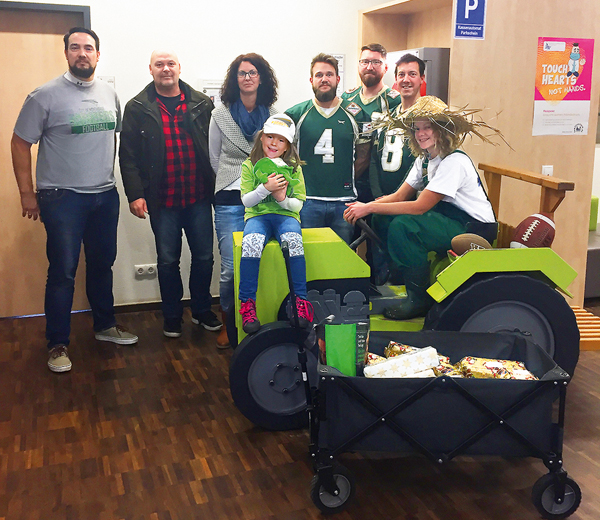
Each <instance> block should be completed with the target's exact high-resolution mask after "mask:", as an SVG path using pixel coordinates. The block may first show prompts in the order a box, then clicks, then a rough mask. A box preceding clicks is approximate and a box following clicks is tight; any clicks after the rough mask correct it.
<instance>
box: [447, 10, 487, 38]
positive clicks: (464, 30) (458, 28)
mask: <svg viewBox="0 0 600 520" xmlns="http://www.w3.org/2000/svg"><path fill="white" fill-rule="evenodd" d="M485 2H486V0H457V2H456V22H455V24H454V37H455V38H464V39H474V40H483V38H484V33H485Z"/></svg>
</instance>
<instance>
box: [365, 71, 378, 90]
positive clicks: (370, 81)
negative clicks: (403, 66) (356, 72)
mask: <svg viewBox="0 0 600 520" xmlns="http://www.w3.org/2000/svg"><path fill="white" fill-rule="evenodd" d="M381 78H383V74H377V73H376V72H363V73H362V74H361V75H360V79H361V81H362V83H363V85H364V86H365V87H367V88H369V87H374V86H375V85H377V83H379V82H380V81H381Z"/></svg>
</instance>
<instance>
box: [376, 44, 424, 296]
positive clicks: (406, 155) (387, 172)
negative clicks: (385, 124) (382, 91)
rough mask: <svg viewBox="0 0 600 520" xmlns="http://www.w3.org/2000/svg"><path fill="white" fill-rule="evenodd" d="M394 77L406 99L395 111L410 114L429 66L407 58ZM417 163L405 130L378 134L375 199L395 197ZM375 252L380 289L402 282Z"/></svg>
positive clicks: (377, 280)
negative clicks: (385, 283) (391, 195)
mask: <svg viewBox="0 0 600 520" xmlns="http://www.w3.org/2000/svg"><path fill="white" fill-rule="evenodd" d="M394 77H395V78H396V86H397V88H398V90H399V91H400V97H401V99H402V104H401V105H398V106H397V107H396V109H395V110H396V111H397V112H398V111H400V110H407V109H408V108H410V107H411V106H412V105H413V104H414V103H415V101H416V100H417V99H419V98H420V97H421V85H422V83H423V82H424V81H425V62H424V61H423V60H421V59H420V58H418V57H417V56H414V55H413V54H405V55H404V56H402V57H401V58H400V59H399V60H398V61H397V62H396V69H395V71H394ZM414 162H415V157H414V156H413V155H412V153H411V151H410V148H409V147H408V143H407V139H406V138H405V136H404V132H403V131H402V130H401V129H399V128H394V129H392V130H388V131H387V132H384V131H380V132H379V133H378V134H375V135H374V145H373V148H372V152H371V165H370V167H369V176H368V178H369V182H370V188H371V193H372V195H373V197H374V198H375V199H376V198H379V197H382V196H384V195H389V194H390V193H394V192H395V191H396V190H397V189H398V188H399V187H400V185H401V184H402V183H403V182H404V179H406V176H407V175H408V172H409V170H410V169H411V167H412V165H413V163H414ZM371 251H372V252H371V255H372V256H371V258H372V260H371V262H370V263H371V266H372V273H373V276H372V280H373V283H375V284H376V285H380V284H382V283H383V282H384V281H385V280H386V279H388V278H389V277H390V275H391V279H392V281H393V282H394V283H399V282H401V280H400V279H399V278H398V277H397V276H395V275H394V273H390V272H389V271H390V270H389V265H388V263H387V262H386V258H385V255H384V253H383V252H382V251H380V250H379V249H378V248H377V247H372V248H371Z"/></svg>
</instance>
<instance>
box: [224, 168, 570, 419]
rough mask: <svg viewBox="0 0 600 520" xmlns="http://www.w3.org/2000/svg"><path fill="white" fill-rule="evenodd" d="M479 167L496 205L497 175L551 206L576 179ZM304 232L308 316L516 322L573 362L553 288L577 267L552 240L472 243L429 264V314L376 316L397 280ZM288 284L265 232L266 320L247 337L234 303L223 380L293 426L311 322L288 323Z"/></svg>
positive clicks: (264, 412) (311, 360)
mask: <svg viewBox="0 0 600 520" xmlns="http://www.w3.org/2000/svg"><path fill="white" fill-rule="evenodd" d="M479 167H480V169H483V170H484V171H485V173H486V179H487V184H488V189H489V192H490V200H491V202H492V205H493V206H494V209H495V210H496V212H497V209H498V202H499V195H500V189H499V186H500V180H501V177H500V176H501V175H503V176H510V177H515V178H520V179H522V180H526V181H528V182H530V183H534V184H538V185H540V186H541V189H542V196H541V203H540V210H541V211H546V212H550V213H553V212H554V210H555V209H556V207H557V206H558V205H559V204H560V202H561V200H562V198H564V194H565V192H566V191H570V190H572V189H573V187H574V186H573V183H569V182H567V181H562V180H560V179H556V178H547V177H545V176H544V177H542V176H539V175H536V174H534V173H530V172H523V171H516V170H507V169H505V168H499V167H495V166H489V165H481V164H480V165H479ZM506 228H507V226H502V228H501V231H500V233H499V240H503V239H504V240H505V238H503V237H506V236H511V232H512V231H511V229H506ZM241 239H242V234H241V233H236V234H234V264H235V276H236V280H239V260H240V257H241ZM303 239H304V250H305V257H306V270H307V273H306V274H307V282H308V289H309V299H310V300H311V302H312V303H313V306H314V307H315V322H322V321H325V320H327V321H328V322H332V323H334V324H335V323H357V322H360V321H365V320H368V321H369V323H370V329H371V330H372V331H393V330H402V331H417V330H421V329H422V328H425V329H435V330H446V331H463V332H505V331H510V332H512V331H515V330H518V331H521V332H523V333H525V334H528V335H529V334H530V335H531V337H532V339H533V341H534V342H535V343H537V344H538V345H540V346H541V347H542V348H543V349H544V350H545V351H546V352H547V353H548V354H550V356H551V357H552V358H553V359H554V360H555V361H556V362H557V364H558V365H559V366H560V367H562V368H563V369H564V370H566V371H567V372H568V373H569V374H571V375H572V374H573V372H574V370H575V366H576V365H577V361H578V358H579V329H578V327H577V322H576V319H575V315H574V313H573V311H572V309H571V307H570V306H569V304H568V303H567V301H566V300H565V298H564V297H563V296H562V295H561V294H560V293H563V294H565V295H567V296H572V295H571V293H570V292H569V290H568V287H569V285H570V284H571V283H572V281H573V280H574V279H575V277H576V276H577V273H576V272H575V271H574V270H573V269H572V268H571V267H570V266H569V265H568V264H567V263H566V262H565V261H564V260H563V259H562V258H560V256H558V254H556V253H555V252H554V251H553V250H552V249H550V248H535V249H527V248H523V249H508V248H500V249H487V250H473V251H469V252H468V253H466V254H464V255H462V256H460V257H458V258H457V259H456V260H454V261H453V262H451V263H449V262H445V263H441V264H440V263H439V262H438V263H437V265H436V266H435V267H434V268H432V285H431V287H430V288H429V289H428V293H429V294H430V296H431V297H432V298H433V299H434V300H435V302H436V303H435V304H434V306H433V307H432V309H431V310H430V311H429V313H428V314H427V316H426V317H425V318H416V319H413V320H408V321H394V320H387V319H384V318H383V317H382V316H381V310H382V308H383V307H385V306H386V305H389V303H390V299H396V298H402V297H405V296H406V293H405V292H404V291H403V287H401V286H400V287H391V286H383V287H378V288H374V287H372V286H371V284H370V280H369V276H370V270H369V266H368V265H367V264H366V263H365V262H364V261H363V260H362V259H361V258H360V257H359V256H358V255H357V254H356V253H355V252H354V251H353V250H352V249H350V248H349V247H348V246H347V245H346V244H345V242H343V241H342V240H341V239H340V238H339V237H337V235H336V234H335V233H334V232H333V231H331V230H330V229H329V228H323V229H306V230H303ZM509 240H510V239H509ZM448 264H449V265H448ZM236 290H237V284H236ZM288 294H289V285H288V279H287V276H286V270H285V266H284V260H283V256H282V253H281V250H280V248H279V245H278V244H277V243H276V242H273V241H272V242H271V243H269V244H267V246H266V248H265V251H264V253H263V256H262V259H261V265H260V274H259V284H258V293H257V314H258V318H259V320H260V322H261V323H263V324H265V325H263V327H262V328H261V329H260V330H259V331H258V332H257V333H256V334H253V335H252V336H248V337H246V336H245V334H244V333H243V331H242V327H241V317H240V316H239V314H237V313H236V319H237V320H238V322H237V329H238V338H239V345H238V347H237V348H236V350H235V352H234V355H233V357H232V360H231V366H230V388H231V393H232V396H233V399H234V402H235V404H236V406H237V407H238V408H239V410H240V411H241V412H242V413H243V414H244V415H245V416H246V417H247V418H248V419H249V420H250V421H252V422H253V423H254V424H256V425H258V426H261V427H264V428H267V429H272V430H287V429H296V428H301V427H303V426H305V425H306V423H307V417H306V413H305V408H306V402H307V399H306V393H305V385H304V383H303V381H302V370H301V366H300V363H299V360H298V345H299V343H302V344H303V345H304V347H305V349H306V353H307V368H308V370H307V373H308V378H309V382H310V383H311V384H313V383H314V382H313V381H312V379H313V378H316V374H317V359H318V347H317V345H316V343H317V342H316V341H315V333H314V330H313V331H312V332H311V333H310V334H308V333H307V332H306V331H305V330H303V329H299V328H296V327H293V326H292V325H291V324H290V322H289V320H288V319H287V317H286V297H287V296H288ZM236 301H237V294H236ZM332 316H333V318H332Z"/></svg>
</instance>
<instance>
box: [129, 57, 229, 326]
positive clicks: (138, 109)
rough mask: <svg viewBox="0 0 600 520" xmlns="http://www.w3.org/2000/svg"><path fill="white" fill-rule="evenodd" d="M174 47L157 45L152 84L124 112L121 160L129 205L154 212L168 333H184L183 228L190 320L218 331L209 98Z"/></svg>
mask: <svg viewBox="0 0 600 520" xmlns="http://www.w3.org/2000/svg"><path fill="white" fill-rule="evenodd" d="M180 72H181V65H180V64H179V60H178V59H177V56H176V55H175V54H174V53H173V52H170V51H154V52H153V53H152V56H151V58H150V74H151V75H152V78H153V80H154V81H153V82H151V83H150V84H149V85H148V86H146V88H145V89H144V90H142V92H140V93H139V94H138V95H137V96H136V97H134V98H133V99H132V100H131V101H129V103H127V106H126V107H125V112H124V115H123V130H122V132H121V146H120V149H119V161H120V165H121V174H122V176H123V184H124V186H125V192H126V194H127V199H128V201H129V209H130V210H131V213H133V214H134V215H135V216H136V217H139V218H142V219H144V218H146V214H147V213H148V214H149V215H150V225H151V226H152V231H153V232H154V237H155V241H156V251H157V254H158V282H159V285H160V293H161V297H162V310H163V317H164V327H163V332H164V334H165V336H167V337H172V338H177V337H179V336H181V333H182V328H181V323H182V317H183V306H182V303H181V298H182V297H183V284H182V281H181V273H180V271H179V261H180V258H181V245H182V231H185V235H186V238H187V242H188V245H189V247H190V251H191V255H192V265H191V270H190V280H189V287H190V297H191V309H192V322H193V323H195V324H197V325H202V326H203V327H204V328H206V329H208V330H219V329H220V328H221V322H220V321H219V320H218V319H217V317H216V316H215V314H214V313H213V312H212V311H211V310H210V306H211V303H212V297H211V294H210V283H211V279H212V268H213V220H212V204H211V203H212V199H213V193H214V182H215V175H214V172H213V171H212V168H211V166H210V161H209V158H208V125H209V122H210V114H211V112H212V109H213V108H214V106H213V104H212V102H211V100H210V99H209V98H208V97H207V96H205V95H204V94H201V93H200V92H197V91H196V90H194V89H192V88H191V87H190V86H189V85H188V84H187V83H185V82H183V81H181V80H180V79H179V73H180Z"/></svg>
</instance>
